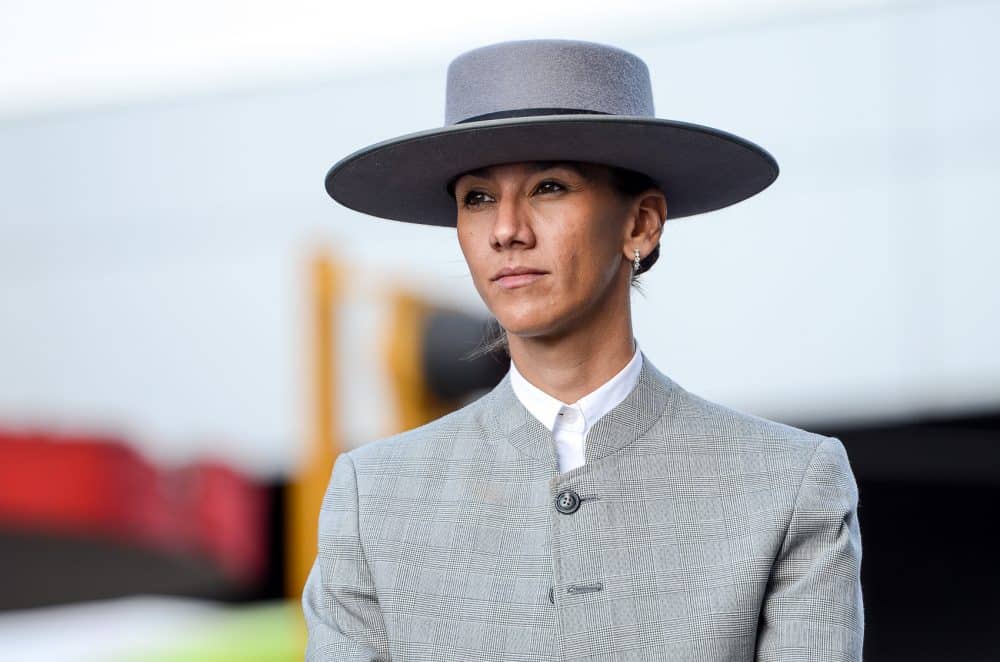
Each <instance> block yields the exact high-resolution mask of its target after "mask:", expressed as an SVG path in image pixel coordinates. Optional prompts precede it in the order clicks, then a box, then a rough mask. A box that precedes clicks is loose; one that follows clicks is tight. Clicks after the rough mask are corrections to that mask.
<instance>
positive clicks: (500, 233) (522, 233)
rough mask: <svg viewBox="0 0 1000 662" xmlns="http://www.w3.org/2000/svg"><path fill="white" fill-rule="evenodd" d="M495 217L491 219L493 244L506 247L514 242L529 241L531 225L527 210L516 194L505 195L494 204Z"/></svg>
mask: <svg viewBox="0 0 1000 662" xmlns="http://www.w3.org/2000/svg"><path fill="white" fill-rule="evenodd" d="M496 210H497V211H496V217H495V218H494V219H493V245H494V246H495V247H504V248H506V247H508V246H510V245H511V244H513V243H515V242H521V243H528V242H530V241H531V227H530V223H529V219H528V213H527V212H528V210H527V208H526V206H525V205H524V204H522V203H521V201H520V200H518V199H517V197H516V196H512V195H506V196H504V197H502V198H501V199H500V201H499V202H498V203H497V206H496Z"/></svg>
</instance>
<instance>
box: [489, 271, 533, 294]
mask: <svg viewBox="0 0 1000 662" xmlns="http://www.w3.org/2000/svg"><path fill="white" fill-rule="evenodd" d="M544 275H545V274H539V273H534V274H514V275H513V276H502V277H500V278H497V279H496V281H495V282H496V283H497V284H498V285H499V286H500V287H502V288H504V289H505V290H510V289H513V288H515V287H523V286H525V285H530V284H531V283H534V282H535V281H536V280H538V279H539V278H541V277H542V276H544Z"/></svg>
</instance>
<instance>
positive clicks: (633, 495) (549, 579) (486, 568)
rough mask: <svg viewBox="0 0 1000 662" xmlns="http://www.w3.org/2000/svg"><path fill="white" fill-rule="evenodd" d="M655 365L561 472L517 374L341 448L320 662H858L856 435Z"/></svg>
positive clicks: (315, 591)
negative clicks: (761, 409) (690, 383)
mask: <svg viewBox="0 0 1000 662" xmlns="http://www.w3.org/2000/svg"><path fill="white" fill-rule="evenodd" d="M642 366H643V367H642V372H641V374H640V376H639V381H638V383H637V385H636V387H635V388H634V389H633V390H632V392H631V393H630V394H629V395H628V396H627V397H626V398H625V400H623V401H622V402H621V403H620V404H618V405H617V406H616V407H615V408H614V409H612V410H611V411H610V412H609V413H608V414H606V415H605V416H604V417H602V418H601V419H600V420H598V421H597V422H596V423H595V424H594V426H593V427H592V429H591V430H590V432H589V434H588V436H587V439H586V448H585V455H586V464H585V465H584V466H581V467H578V468H576V469H572V470H570V471H567V472H566V473H559V472H558V469H557V466H558V465H557V463H556V454H555V449H554V445H553V441H552V435H551V432H549V430H548V429H547V428H545V426H544V425H542V423H541V422H540V421H538V420H537V419H535V418H534V417H533V416H532V415H531V414H530V413H528V410H527V409H525V408H524V406H523V405H522V404H521V402H520V400H518V398H517V396H516V395H515V394H514V392H513V390H512V389H511V386H510V376H509V375H508V376H506V377H505V378H504V379H503V380H502V381H501V382H500V383H499V385H497V386H496V387H495V388H494V389H493V390H491V391H490V392H489V393H487V394H486V395H484V396H483V397H481V398H479V399H478V400H475V401H474V402H472V403H470V404H468V405H466V406H465V407H463V408H462V409H459V410H458V411H455V412H453V413H451V414H448V415H447V416H443V417H441V418H439V419H437V420H435V421H433V422H431V423H428V424H426V425H423V426H421V427H418V428H415V429H413V430H409V431H406V432H403V433H400V434H397V435H394V436H391V437H387V438H385V439H381V440H378V441H375V442H372V443H369V444H367V445H364V446H361V447H360V448H356V449H354V450H352V451H350V452H347V453H341V454H340V456H339V457H338V458H337V461H336V463H335V465H334V469H333V473H332V476H331V479H330V484H329V488H328V490H327V492H326V496H325V498H324V500H323V506H322V511H321V513H320V516H319V548H318V553H317V556H316V561H315V563H314V565H313V568H312V571H311V573H310V575H309V578H308V581H307V583H306V586H305V590H304V592H303V596H302V606H303V611H304V614H305V620H306V625H307V628H308V644H307V650H306V655H305V659H306V660H309V661H314V662H319V661H320V660H330V661H334V660H336V661H338V662H341V661H345V660H359V661H360V660H365V661H370V660H390V659H391V660H395V661H397V662H401V661H407V660H428V661H434V662H444V661H446V660H462V661H463V662H466V661H468V660H524V661H528V660H531V661H537V660H616V661H618V660H650V661H652V660H657V661H660V660H685V661H686V660H690V661H692V662H694V661H697V662H710V661H716V660H718V661H723V660H725V661H734V662H735V661H737V660H748V661H749V660H758V661H779V660H780V661H781V662H791V661H793V660H794V661H796V662H798V661H801V662H823V661H829V662H834V661H836V662H853V661H855V660H860V659H861V645H862V638H863V635H864V615H863V604H862V596H861V583H860V568H861V534H860V528H859V524H858V517H857V504H858V490H857V485H856V482H855V479H854V475H853V473H852V471H851V467H850V464H849V462H848V458H847V454H846V452H845V450H844V447H843V445H842V443H841V442H840V440H838V439H837V438H835V437H826V436H822V435H818V434H814V433H811V432H806V431H804V430H801V429H798V428H795V427H791V426H788V425H784V424H781V423H777V422H774V421H769V420H767V419H764V418H759V417H756V416H752V415H750V414H746V413H742V412H739V411H736V410H733V409H729V408H727V407H724V406H722V405H719V404H716V403H713V402H710V401H708V400H705V399H703V398H701V397H699V396H697V395H695V394H693V393H691V392H689V391H687V390H685V389H684V388H682V387H681V386H680V385H679V384H677V383H676V382H674V381H672V380H671V379H670V378H668V377H667V376H666V375H664V374H662V373H661V372H660V371H659V370H657V369H656V368H655V367H654V366H653V365H652V364H651V363H650V362H649V360H648V358H647V357H646V355H645V354H643V363H642Z"/></svg>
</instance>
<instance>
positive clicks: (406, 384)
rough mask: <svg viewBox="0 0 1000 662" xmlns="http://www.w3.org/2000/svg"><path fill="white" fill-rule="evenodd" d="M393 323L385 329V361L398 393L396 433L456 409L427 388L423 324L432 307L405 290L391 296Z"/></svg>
mask: <svg viewBox="0 0 1000 662" xmlns="http://www.w3.org/2000/svg"><path fill="white" fill-rule="evenodd" d="M390 301H391V306H392V323H391V324H390V325H389V327H388V328H387V329H386V337H385V339H384V342H385V347H386V351H385V357H386V360H387V365H386V369H387V370H388V372H389V377H390V379H389V381H390V383H391V384H392V388H393V390H394V391H395V393H396V412H397V414H396V415H397V429H398V430H399V431H402V430H410V429H412V428H415V427H418V426H420V425H423V424H424V423H428V422H430V421H433V420H434V419H436V418H440V417H441V416H443V415H445V414H447V413H448V412H450V411H452V410H453V409H454V408H455V404H454V403H452V402H448V401H445V400H443V399H441V398H439V397H437V396H435V395H434V394H433V393H432V392H431V390H430V389H429V388H428V386H427V378H426V375H425V374H424V367H423V358H424V357H423V334H424V320H425V319H426V316H427V313H428V312H430V310H431V306H430V305H429V304H428V303H426V302H424V301H423V300H421V299H419V298H418V297H416V296H415V295H413V294H410V293H408V292H406V291H404V290H402V289H395V290H393V291H392V292H391V294H390Z"/></svg>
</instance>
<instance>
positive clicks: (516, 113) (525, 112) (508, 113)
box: [455, 108, 611, 124]
mask: <svg viewBox="0 0 1000 662" xmlns="http://www.w3.org/2000/svg"><path fill="white" fill-rule="evenodd" d="M535 115H611V113H605V112H604V111H600V110H583V109H580V108H517V109H515V110H498V111H496V112H495V113H484V114H482V115H475V116H473V117H466V118H465V119H464V120H459V121H457V122H455V124H465V123H466V122H481V121H483V120H502V119H507V118H508V117H534V116H535Z"/></svg>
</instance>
